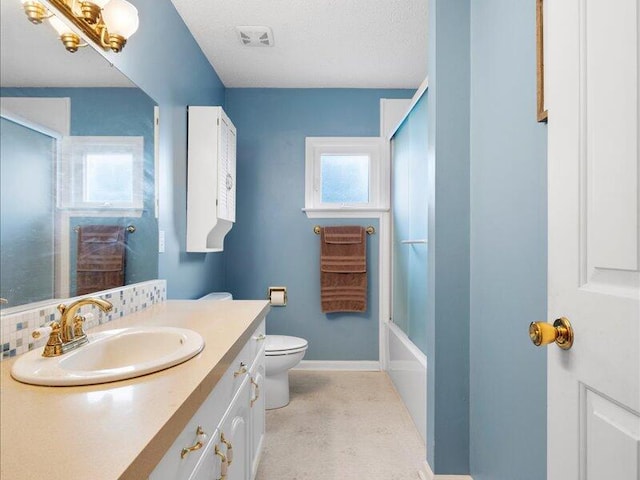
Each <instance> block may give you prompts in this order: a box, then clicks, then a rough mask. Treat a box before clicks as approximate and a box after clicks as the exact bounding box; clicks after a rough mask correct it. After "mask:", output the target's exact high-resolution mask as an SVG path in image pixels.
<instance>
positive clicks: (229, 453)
mask: <svg viewBox="0 0 640 480" xmlns="http://www.w3.org/2000/svg"><path fill="white" fill-rule="evenodd" d="M220 441H221V442H222V443H224V444H225V445H226V447H227V465H228V466H229V467H230V466H231V462H233V444H232V443H231V442H230V441H229V440H227V439H226V438H224V433H221V434H220Z"/></svg>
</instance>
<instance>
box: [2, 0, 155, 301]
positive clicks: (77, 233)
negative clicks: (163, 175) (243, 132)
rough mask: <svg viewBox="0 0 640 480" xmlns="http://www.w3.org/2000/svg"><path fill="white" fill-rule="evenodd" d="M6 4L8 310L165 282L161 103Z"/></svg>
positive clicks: (12, 0) (13, 3) (88, 51)
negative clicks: (161, 276)
mask: <svg viewBox="0 0 640 480" xmlns="http://www.w3.org/2000/svg"><path fill="white" fill-rule="evenodd" d="M0 8H1V10H0V35H1V38H0V40H1V41H0V48H1V51H0V55H1V57H0V58H1V62H2V64H1V68H0V96H1V97H2V110H1V112H0V113H1V117H2V118H0V122H1V123H0V147H1V154H0V168H1V170H0V181H1V185H0V222H1V224H0V234H1V238H0V256H1V265H0V297H1V298H2V299H3V300H2V309H3V312H4V313H7V311H8V310H7V309H11V311H14V310H20V309H21V308H26V306H28V305H32V304H34V303H35V302H42V301H45V300H50V299H52V298H55V299H57V298H67V297H71V296H75V295H80V294H86V293H93V292H95V291H99V290H104V289H106V288H112V287H114V286H116V285H118V284H121V285H128V284H131V283H136V282H141V281H145V280H150V279H154V278H157V274H158V256H157V252H158V250H157V246H158V242H157V239H158V226H157V211H156V205H157V201H156V186H155V185H156V182H155V181H154V179H155V177H156V175H155V174H156V172H155V169H156V167H155V165H156V164H157V162H156V161H155V159H156V155H157V153H156V145H157V126H156V121H155V102H154V101H153V100H152V99H151V98H150V97H148V96H147V95H146V94H145V93H144V92H143V91H142V90H140V89H138V88H137V87H136V86H135V85H133V84H132V83H131V82H130V81H129V80H128V79H127V78H126V77H125V76H124V75H123V74H122V73H120V72H119V71H117V70H116V69H115V68H114V67H113V66H111V65H110V64H109V63H108V62H107V61H106V60H105V59H104V57H102V56H101V55H100V54H99V53H98V52H96V51H95V50H93V49H92V48H91V47H86V48H81V49H80V50H78V51H77V52H76V53H73V54H72V53H68V52H67V51H66V50H65V49H64V47H63V45H62V43H61V42H60V40H59V39H58V38H57V35H56V32H55V31H54V30H53V28H51V26H50V25H48V24H47V22H44V23H43V24H40V25H32V24H31V23H29V21H28V20H27V18H26V16H25V14H24V13H23V10H22V6H21V2H20V0H6V1H5V0H3V1H2V2H0ZM5 300H6V302H5Z"/></svg>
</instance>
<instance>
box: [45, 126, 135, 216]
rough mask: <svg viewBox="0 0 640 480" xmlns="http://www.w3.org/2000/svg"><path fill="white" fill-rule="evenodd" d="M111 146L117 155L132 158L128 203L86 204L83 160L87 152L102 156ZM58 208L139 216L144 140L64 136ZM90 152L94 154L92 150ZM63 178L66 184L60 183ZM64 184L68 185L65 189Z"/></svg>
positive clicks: (126, 137) (75, 211) (82, 213)
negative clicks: (123, 154)
mask: <svg viewBox="0 0 640 480" xmlns="http://www.w3.org/2000/svg"><path fill="white" fill-rule="evenodd" d="M109 147H113V148H114V149H116V150H117V153H130V154H131V155H132V157H133V171H132V173H133V176H132V179H131V183H132V185H131V187H132V197H133V198H132V200H131V201H130V202H106V203H102V202H89V201H86V200H85V197H86V191H85V190H86V188H85V187H86V174H87V166H86V158H87V155H88V154H90V153H98V154H105V153H108V152H105V148H107V149H108V148H109ZM61 150H62V155H61V160H60V168H59V170H58V172H59V181H58V186H57V191H58V208H59V209H61V210H67V211H70V212H74V215H89V214H95V215H97V216H122V215H126V216H140V215H141V214H142V211H143V210H144V137H142V136H100V137H98V136H95V137H92V136H66V137H63V139H62V145H61ZM92 150H93V151H92ZM62 179H65V180H66V182H62V181H61V180H62ZM65 185H68V186H66V187H65Z"/></svg>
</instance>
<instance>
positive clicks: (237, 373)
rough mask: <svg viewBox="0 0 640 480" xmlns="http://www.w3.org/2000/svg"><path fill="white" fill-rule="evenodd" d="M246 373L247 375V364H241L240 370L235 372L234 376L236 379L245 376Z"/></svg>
mask: <svg viewBox="0 0 640 480" xmlns="http://www.w3.org/2000/svg"><path fill="white" fill-rule="evenodd" d="M245 373H247V364H246V363H244V362H240V368H239V369H238V370H236V371H235V372H233V376H234V378H235V377H237V376H239V375H244V374H245Z"/></svg>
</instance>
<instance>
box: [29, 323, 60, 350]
mask: <svg viewBox="0 0 640 480" xmlns="http://www.w3.org/2000/svg"><path fill="white" fill-rule="evenodd" d="M44 332H49V340H47V344H46V345H45V346H44V350H43V351H42V356H43V357H55V356H57V355H60V354H61V353H62V336H61V335H60V333H61V332H62V328H61V327H60V324H59V323H58V322H51V323H50V324H49V326H48V327H43V328H38V329H36V330H34V331H33V333H32V334H31V336H32V337H33V338H40V336H41V335H42V334H43V333H44Z"/></svg>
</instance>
